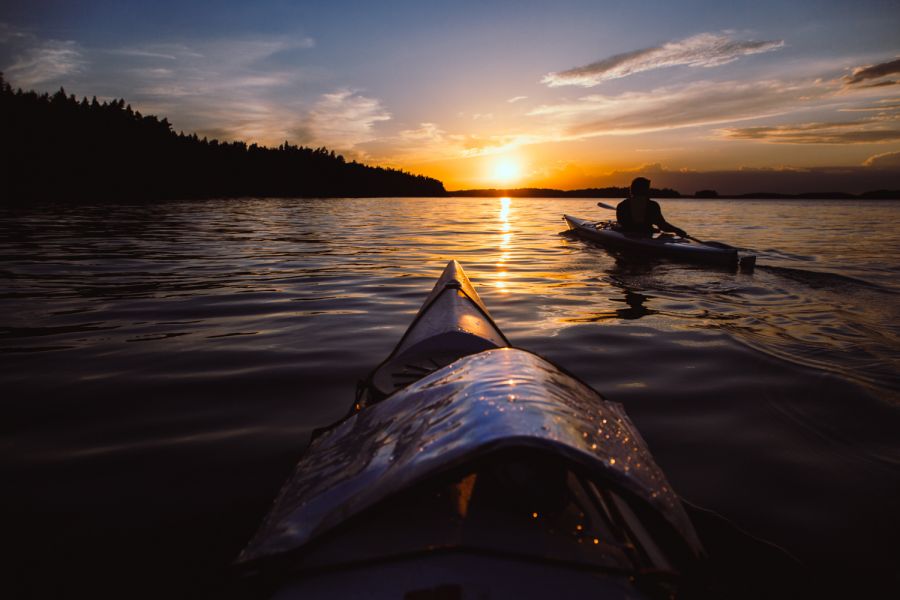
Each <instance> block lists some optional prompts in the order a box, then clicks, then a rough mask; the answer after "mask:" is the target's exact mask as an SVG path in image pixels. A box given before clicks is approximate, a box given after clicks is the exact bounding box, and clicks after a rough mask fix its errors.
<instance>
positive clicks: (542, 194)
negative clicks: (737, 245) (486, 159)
mask: <svg viewBox="0 0 900 600" xmlns="http://www.w3.org/2000/svg"><path fill="white" fill-rule="evenodd" d="M447 195H449V196H462V197H486V198H496V197H503V196H507V197H511V198H627V197H628V188H627V187H605V188H585V189H580V190H556V189H552V188H516V189H508V190H502V189H494V188H489V189H478V190H456V191H449V192H447ZM650 196H651V197H653V198H718V199H723V200H750V199H754V200H760V199H762V200H844V199H846V200H896V199H900V190H873V191H870V192H863V193H862V194H848V193H846V192H809V193H803V194H781V193H777V192H753V193H750V194H719V193H718V192H716V191H715V190H700V191H698V192H695V193H694V194H682V193H680V192H678V191H676V190H673V189H671V188H662V189H656V188H651V189H650Z"/></svg>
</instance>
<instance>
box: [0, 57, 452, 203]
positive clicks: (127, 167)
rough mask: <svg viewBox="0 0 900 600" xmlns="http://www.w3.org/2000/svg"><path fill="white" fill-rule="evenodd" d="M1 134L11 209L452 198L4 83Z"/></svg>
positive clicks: (429, 181) (439, 188)
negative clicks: (24, 204) (85, 203)
mask: <svg viewBox="0 0 900 600" xmlns="http://www.w3.org/2000/svg"><path fill="white" fill-rule="evenodd" d="M0 130H2V131H3V141H2V144H0V147H2V151H0V152H2V164H3V169H4V171H5V173H3V176H2V184H0V185H2V187H3V190H4V192H3V196H4V197H5V198H6V199H7V200H9V201H31V200H38V199H54V200H78V199H87V200H113V201H120V200H121V201H126V200H127V201H130V200H154V199H170V198H171V199H188V198H211V197H242V196H269V197H380V196H444V195H446V192H445V190H444V185H443V184H442V183H441V182H440V181H438V180H436V179H433V178H430V177H424V176H422V175H413V174H410V173H407V172H404V171H399V170H396V169H387V168H382V167H371V166H368V165H364V164H361V163H358V162H356V161H346V160H345V159H344V157H343V156H341V155H339V154H335V153H334V151H329V150H327V149H326V148H324V147H322V148H307V147H303V146H296V145H292V144H290V143H288V142H285V143H284V144H282V145H280V146H278V147H277V148H268V147H264V146H258V145H257V144H250V145H248V144H246V143H245V142H242V141H236V142H220V141H218V140H208V139H206V138H202V139H201V138H198V136H197V135H196V134H185V133H183V132H181V133H175V131H174V130H173V129H172V125H171V123H169V121H168V120H167V119H166V118H163V119H159V118H157V117H156V116H153V115H142V114H141V113H140V112H138V111H135V110H133V109H132V108H131V106H130V105H128V104H126V103H125V100H124V99H118V100H111V101H107V102H99V101H98V100H97V98H96V97H94V98H93V99H92V100H88V99H87V98H82V99H81V100H78V99H77V98H76V97H75V96H74V95H66V92H65V90H64V89H62V88H60V90H59V91H57V92H56V93H54V94H47V93H44V94H38V93H37V92H35V91H23V90H21V89H18V90H15V91H14V90H13V89H12V87H11V86H10V85H9V84H8V83H7V82H6V81H4V80H3V77H2V74H0Z"/></svg>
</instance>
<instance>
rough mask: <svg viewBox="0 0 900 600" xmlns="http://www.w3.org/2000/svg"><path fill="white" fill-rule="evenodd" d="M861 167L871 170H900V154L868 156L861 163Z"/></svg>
mask: <svg viewBox="0 0 900 600" xmlns="http://www.w3.org/2000/svg"><path fill="white" fill-rule="evenodd" d="M863 166H866V167H870V168H872V169H893V170H900V152H884V153H882V154H875V155H874V156H870V157H869V158H867V159H866V160H865V161H864V162H863Z"/></svg>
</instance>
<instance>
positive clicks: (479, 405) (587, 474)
mask: <svg viewBox="0 0 900 600" xmlns="http://www.w3.org/2000/svg"><path fill="white" fill-rule="evenodd" d="M703 557H704V550H703V548H702V546H701V543H700V541H699V539H698V536H697V534H696V532H695V530H694V527H693V525H692V523H691V520H690V518H689V517H688V515H687V513H686V512H685V509H684V506H683V505H682V503H681V501H680V500H679V498H678V496H677V495H676V494H675V492H674V491H673V490H672V487H671V486H670V484H669V483H668V481H667V480H666V477H665V475H664V474H663V472H662V470H661V469H660V468H659V467H658V466H657V465H656V463H655V461H654V459H653V457H652V456H651V455H650V452H649V450H648V448H647V445H646V444H645V443H644V441H643V439H642V438H641V435H640V433H638V431H637V429H636V428H635V427H634V425H633V423H632V422H631V421H630V420H629V418H628V417H627V416H626V414H625V412H624V410H623V409H622V407H621V406H620V405H619V404H616V403H612V402H609V401H607V400H605V399H604V398H603V397H602V396H600V394H598V393H597V392H596V391H594V390H593V389H591V388H590V387H589V386H588V385H586V384H585V383H583V382H582V381H580V380H578V379H577V378H575V377H574V376H572V375H571V374H569V373H567V372H565V371H563V370H562V369H560V368H559V367H557V366H555V365H554V364H552V363H550V362H548V361H547V360H545V359H543V358H541V357H539V356H537V355H535V354H532V353H530V352H526V351H524V350H519V349H515V348H512V347H509V343H508V341H507V340H506V338H505V336H504V335H503V333H502V332H501V331H500V329H499V328H498V327H497V325H496V324H495V323H494V322H493V320H492V319H491V317H490V315H489V314H488V312H487V309H486V308H485V306H484V304H483V303H482V302H481V299H480V298H479V297H478V295H477V293H476V292H475V290H474V288H473V287H472V285H471V283H470V282H469V280H468V278H467V277H466V276H465V273H464V272H463V270H462V268H461V267H460V266H459V264H458V263H457V262H455V261H452V262H451V263H450V264H449V265H447V268H446V269H445V270H444V273H443V275H442V276H441V278H440V279H439V280H438V282H437V285H436V286H435V288H434V290H433V291H432V292H431V294H430V295H429V296H428V298H427V299H426V301H425V303H424V305H423V306H422V309H421V310H420V311H419V314H418V315H417V316H416V318H415V319H414V320H413V322H412V324H411V325H410V327H409V329H408V330H407V332H406V334H405V335H404V336H403V338H402V339H401V341H400V343H399V344H398V345H397V347H396V348H395V349H394V351H393V352H392V353H391V354H390V356H389V357H388V358H387V359H386V360H385V361H384V362H383V363H382V364H381V365H379V367H377V368H376V369H375V371H374V372H373V373H372V375H371V376H370V377H369V378H368V380H367V381H366V383H365V384H364V385H363V386H362V393H361V394H360V397H359V398H358V402H357V403H356V405H355V410H354V411H352V414H351V415H350V416H348V417H347V418H346V419H345V420H343V421H342V422H340V423H338V424H336V425H335V426H333V427H331V428H329V429H328V430H326V431H325V432H324V433H321V434H320V435H318V436H317V437H315V438H314V439H313V441H312V443H311V445H310V447H309V449H308V451H307V453H306V455H305V456H304V457H303V458H302V460H301V461H300V463H299V464H298V465H297V467H296V469H295V471H294V473H293V475H292V476H291V477H290V478H289V480H288V481H287V483H286V484H285V485H284V487H283V488H282V490H281V492H280V494H279V495H278V497H277V499H276V500H275V503H274V506H273V507H272V509H271V511H270V513H269V515H268V516H267V517H266V518H265V520H264V521H263V523H262V525H261V527H260V528H259V530H258V531H257V533H256V535H255V536H254V537H253V538H252V540H251V541H250V543H249V544H248V545H247V547H246V548H245V549H244V551H243V552H242V553H241V555H240V557H239V559H238V564H239V566H240V568H241V569H242V570H243V572H244V573H245V574H246V575H247V576H248V577H250V578H252V579H255V580H256V581H258V582H262V583H261V584H260V585H262V586H263V587H264V588H265V589H264V593H265V594H267V595H269V596H271V597H274V598H281V599H293V598H444V597H446V598H547V597H554V596H558V595H560V593H561V592H562V593H563V595H564V596H566V597H575V596H578V597H604V598H621V599H625V598H651V597H662V596H665V597H669V596H670V595H673V594H674V591H675V590H678V589H680V588H682V587H683V586H685V585H687V583H686V582H687V581H688V578H687V577H686V576H685V574H686V573H690V572H692V571H694V570H695V567H696V566H697V564H698V563H700V562H701V561H702V559H703Z"/></svg>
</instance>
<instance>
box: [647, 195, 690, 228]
mask: <svg viewBox="0 0 900 600" xmlns="http://www.w3.org/2000/svg"><path fill="white" fill-rule="evenodd" d="M652 206H653V208H652V212H651V215H652V216H653V220H652V222H653V224H654V225H656V226H657V227H659V229H660V231H671V232H672V233H674V234H676V235H680V236H681V237H687V232H686V231H685V230H684V229H681V228H679V227H675V226H674V225H672V224H671V223H669V222H668V221H666V220H665V219H664V218H663V216H662V209H661V208H660V207H659V204H658V203H656V202H654V203H653V205H652Z"/></svg>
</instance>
